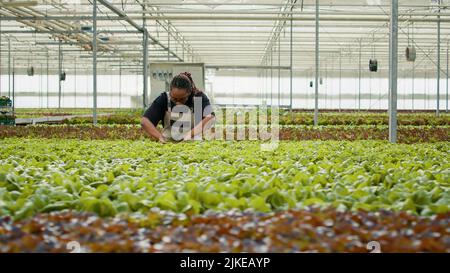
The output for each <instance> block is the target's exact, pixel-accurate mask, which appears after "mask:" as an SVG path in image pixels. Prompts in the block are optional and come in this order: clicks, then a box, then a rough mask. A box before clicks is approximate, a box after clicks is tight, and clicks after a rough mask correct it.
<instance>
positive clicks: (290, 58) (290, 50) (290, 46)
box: [289, 13, 294, 119]
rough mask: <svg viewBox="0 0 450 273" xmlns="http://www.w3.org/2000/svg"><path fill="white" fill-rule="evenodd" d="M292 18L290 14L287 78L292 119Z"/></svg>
mask: <svg viewBox="0 0 450 273" xmlns="http://www.w3.org/2000/svg"><path fill="white" fill-rule="evenodd" d="M292 16H293V14H292V13H291V31H290V36H291V37H290V45H289V62H290V64H289V78H290V82H289V109H290V111H291V118H292V119H293V118H294V116H293V112H292V106H293V101H292V93H293V82H292V81H293V79H292V77H293V70H292V66H293V57H294V55H293V37H294V35H293V25H294V21H293V20H292Z"/></svg>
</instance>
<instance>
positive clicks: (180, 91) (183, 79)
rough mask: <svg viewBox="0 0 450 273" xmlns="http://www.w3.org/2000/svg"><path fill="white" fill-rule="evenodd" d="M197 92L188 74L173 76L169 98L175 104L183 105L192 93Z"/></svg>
mask: <svg viewBox="0 0 450 273" xmlns="http://www.w3.org/2000/svg"><path fill="white" fill-rule="evenodd" d="M199 92H200V91H199V90H198V89H197V87H195V84H194V81H193V80H192V76H191V74H190V73H189V72H184V73H181V74H179V75H177V76H175V77H174V78H173V79H172V82H171V83H170V97H171V99H172V101H173V102H175V103H176V104H185V103H186V102H187V101H188V99H189V96H191V95H192V93H194V94H197V93H199Z"/></svg>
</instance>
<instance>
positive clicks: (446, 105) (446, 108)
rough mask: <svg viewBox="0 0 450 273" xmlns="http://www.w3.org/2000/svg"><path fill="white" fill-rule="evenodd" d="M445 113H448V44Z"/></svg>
mask: <svg viewBox="0 0 450 273" xmlns="http://www.w3.org/2000/svg"><path fill="white" fill-rule="evenodd" d="M445 112H446V113H448V42H447V72H446V88H445Z"/></svg>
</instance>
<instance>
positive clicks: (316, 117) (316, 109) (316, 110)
mask: <svg viewBox="0 0 450 273" xmlns="http://www.w3.org/2000/svg"><path fill="white" fill-rule="evenodd" d="M315 63H316V75H315V77H316V79H315V84H316V86H315V95H314V126H318V125H319V0H316V52H315Z"/></svg>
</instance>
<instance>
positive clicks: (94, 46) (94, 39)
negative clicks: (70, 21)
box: [92, 0, 97, 125]
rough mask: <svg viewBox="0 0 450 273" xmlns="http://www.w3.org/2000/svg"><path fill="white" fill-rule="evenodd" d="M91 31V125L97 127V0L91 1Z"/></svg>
mask: <svg viewBox="0 0 450 273" xmlns="http://www.w3.org/2000/svg"><path fill="white" fill-rule="evenodd" d="M92 4H93V12H92V13H93V16H92V17H93V18H92V19H93V31H92V65H93V69H92V77H93V81H92V83H93V93H94V97H93V109H92V116H93V123H94V125H97V0H93V3H92Z"/></svg>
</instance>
